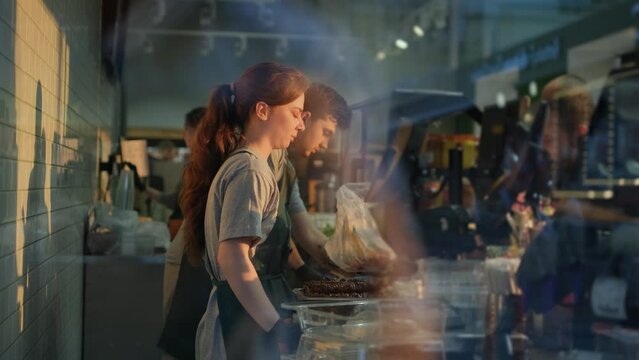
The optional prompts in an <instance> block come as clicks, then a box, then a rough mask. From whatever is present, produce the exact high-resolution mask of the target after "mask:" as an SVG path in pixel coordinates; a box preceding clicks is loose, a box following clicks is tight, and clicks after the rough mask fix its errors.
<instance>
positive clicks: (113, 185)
mask: <svg viewBox="0 0 639 360" xmlns="http://www.w3.org/2000/svg"><path fill="white" fill-rule="evenodd" d="M118 180H119V178H118V164H117V162H115V161H114V162H113V163H112V165H111V175H109V183H108V185H107V188H108V191H109V196H110V197H111V204H115V195H116V192H117V189H118ZM105 200H106V197H105Z"/></svg>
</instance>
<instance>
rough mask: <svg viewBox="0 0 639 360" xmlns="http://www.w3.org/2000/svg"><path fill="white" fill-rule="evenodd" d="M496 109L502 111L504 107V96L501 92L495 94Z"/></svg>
mask: <svg viewBox="0 0 639 360" xmlns="http://www.w3.org/2000/svg"><path fill="white" fill-rule="evenodd" d="M496 101H497V107H498V108H500V109H503V108H505V107H506V95H504V93H503V92H501V91H500V92H498V93H497V99H496Z"/></svg>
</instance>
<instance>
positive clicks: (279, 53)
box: [275, 38, 288, 59]
mask: <svg viewBox="0 0 639 360" xmlns="http://www.w3.org/2000/svg"><path fill="white" fill-rule="evenodd" d="M287 54H288V39H286V38H281V39H280V41H278V42H277V45H275V57H276V58H278V59H283V58H285V57H286V55H287Z"/></svg>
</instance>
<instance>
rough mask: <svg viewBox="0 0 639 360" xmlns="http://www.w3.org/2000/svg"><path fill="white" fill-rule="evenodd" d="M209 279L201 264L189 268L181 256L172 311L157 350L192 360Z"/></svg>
mask: <svg viewBox="0 0 639 360" xmlns="http://www.w3.org/2000/svg"><path fill="white" fill-rule="evenodd" d="M211 288H212V284H211V278H210V277H209V274H208V273H207V272H206V268H205V267H204V265H203V264H198V265H195V266H193V265H191V264H190V263H189V260H188V258H187V255H186V254H184V255H183V256H182V262H181V263H180V273H179V274H178V279H177V283H176V285H175V291H174V293H173V300H172V301H171V308H170V309H169V313H168V314H167V316H166V321H165V323H164V328H163V329H162V334H161V335H160V340H159V342H158V347H160V348H161V349H163V350H164V351H165V352H166V353H167V354H169V355H171V356H173V357H175V358H177V359H181V360H185V359H195V339H196V333H197V327H198V324H199V323H200V319H202V316H203V315H204V312H205V311H206V306H207V304H208V300H209V294H210V293H211Z"/></svg>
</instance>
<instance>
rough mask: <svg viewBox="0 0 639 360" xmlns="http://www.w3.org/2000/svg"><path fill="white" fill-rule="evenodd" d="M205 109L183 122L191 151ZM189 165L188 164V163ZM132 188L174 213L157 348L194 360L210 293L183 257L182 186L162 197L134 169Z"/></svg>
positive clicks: (204, 278)
mask: <svg viewBox="0 0 639 360" xmlns="http://www.w3.org/2000/svg"><path fill="white" fill-rule="evenodd" d="M205 110H206V109H205V108H203V107H197V108H194V109H192V110H191V111H189V112H188V113H187V114H186V116H185V119H184V142H185V144H186V146H187V148H189V149H191V147H192V144H193V139H194V136H195V131H196V129H197V126H198V124H199V123H200V120H201V119H202V117H203V116H204V112H205ZM187 162H188V160H187ZM133 171H134V176H135V185H136V188H137V189H138V190H139V191H142V192H144V193H145V194H146V195H147V196H148V197H149V198H151V199H153V200H155V201H158V202H160V203H161V204H163V205H164V206H167V207H169V208H172V209H174V211H173V214H171V217H170V219H169V230H170V234H171V243H170V244H169V247H168V249H167V252H166V254H165V260H164V280H163V291H162V295H163V296H162V309H163V318H164V327H163V329H162V333H161V335H160V339H159V342H158V346H159V347H160V348H161V349H162V350H164V355H163V358H164V359H175V358H177V359H194V358H195V333H196V330H197V324H198V323H199V321H200V319H201V318H202V315H203V314H204V311H205V310H206V304H207V298H208V294H209V292H210V289H211V282H210V280H209V277H208V274H207V273H206V269H205V268H204V267H203V266H202V264H191V263H189V262H188V261H186V256H185V254H184V234H183V231H182V230H181V225H182V211H181V210H180V207H179V204H178V197H179V193H180V190H181V188H182V182H181V181H180V183H178V186H177V189H176V190H175V191H174V192H170V193H163V192H161V191H159V190H156V189H154V188H152V187H150V186H147V185H146V184H145V183H144V182H143V181H142V180H141V179H140V177H139V176H138V173H137V170H136V169H135V167H133Z"/></svg>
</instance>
